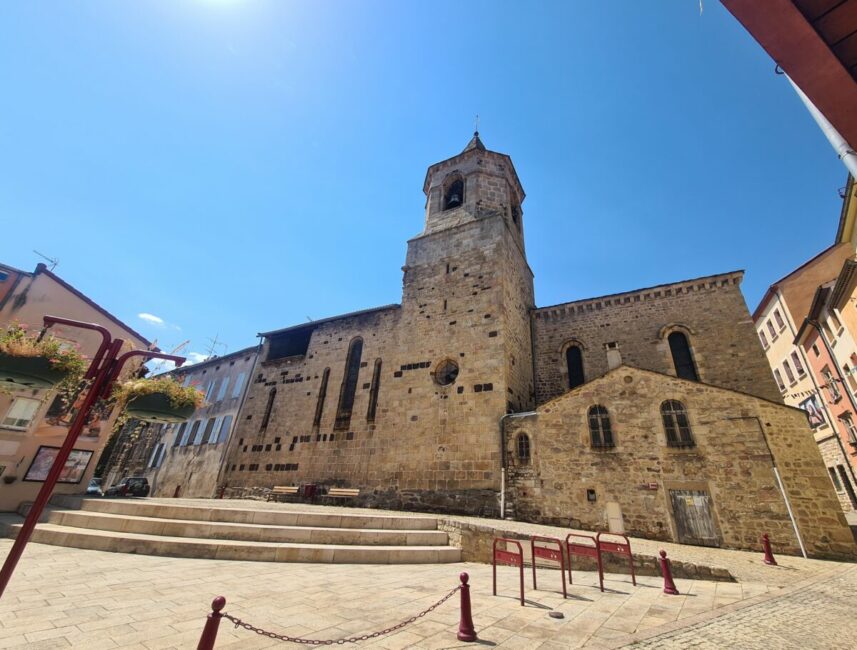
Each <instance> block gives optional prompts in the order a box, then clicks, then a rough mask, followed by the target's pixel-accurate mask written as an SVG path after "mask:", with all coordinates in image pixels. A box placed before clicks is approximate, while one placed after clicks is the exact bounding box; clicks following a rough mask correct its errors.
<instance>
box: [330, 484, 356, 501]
mask: <svg viewBox="0 0 857 650" xmlns="http://www.w3.org/2000/svg"><path fill="white" fill-rule="evenodd" d="M359 495H360V490H359V489H358V488H336V487H335V488H330V489H329V490H328V491H327V494H325V495H324V496H325V497H327V498H329V499H353V498H355V497H357V496H359Z"/></svg>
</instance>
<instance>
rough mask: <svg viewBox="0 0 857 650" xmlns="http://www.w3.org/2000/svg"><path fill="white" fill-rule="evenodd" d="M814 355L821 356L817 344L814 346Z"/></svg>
mask: <svg viewBox="0 0 857 650" xmlns="http://www.w3.org/2000/svg"><path fill="white" fill-rule="evenodd" d="M812 353H813V354H814V355H815V356H817V357H818V356H821V352H819V351H818V346H817V345H816V344H815V343H813V344H812Z"/></svg>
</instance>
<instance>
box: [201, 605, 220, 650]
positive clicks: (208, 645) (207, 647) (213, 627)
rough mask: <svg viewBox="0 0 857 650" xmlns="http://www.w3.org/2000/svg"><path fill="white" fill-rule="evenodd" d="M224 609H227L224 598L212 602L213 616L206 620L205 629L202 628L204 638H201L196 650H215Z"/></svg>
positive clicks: (210, 615)
mask: <svg viewBox="0 0 857 650" xmlns="http://www.w3.org/2000/svg"><path fill="white" fill-rule="evenodd" d="M224 607H226V599H225V598H224V597H223V596H218V597H217V598H215V599H214V600H212V601H211V614H209V615H208V618H207V619H206V620H205V627H204V628H202V636H201V637H199V645H197V646H196V650H214V642H215V641H216V640H217V628H218V627H220V619H221V618H223V614H221V613H220V610H222V609H223V608H224Z"/></svg>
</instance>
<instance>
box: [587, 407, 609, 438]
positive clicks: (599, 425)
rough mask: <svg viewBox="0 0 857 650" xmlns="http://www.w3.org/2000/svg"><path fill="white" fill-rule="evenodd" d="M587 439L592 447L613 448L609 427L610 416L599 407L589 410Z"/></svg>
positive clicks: (605, 410)
mask: <svg viewBox="0 0 857 650" xmlns="http://www.w3.org/2000/svg"><path fill="white" fill-rule="evenodd" d="M589 437H590V439H591V441H592V446H593V447H612V446H613V429H612V428H611V427H610V414H609V413H607V409H606V408H604V407H603V406H601V405H596V406H592V407H590V408H589Z"/></svg>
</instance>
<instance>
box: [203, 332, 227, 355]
mask: <svg viewBox="0 0 857 650" xmlns="http://www.w3.org/2000/svg"><path fill="white" fill-rule="evenodd" d="M218 336H220V333H217V334H215V335H214V338H211V337H209V339H208V341H209V343H211V345H209V346H208V358H206V361H210V360H211V359H214V358H215V357H216V356H217V348H218V347H223V351H224V352H226V350H228V349H229V347H228V346H227V345H226V343H222V342H221V341H218V340H217V337H218Z"/></svg>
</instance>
